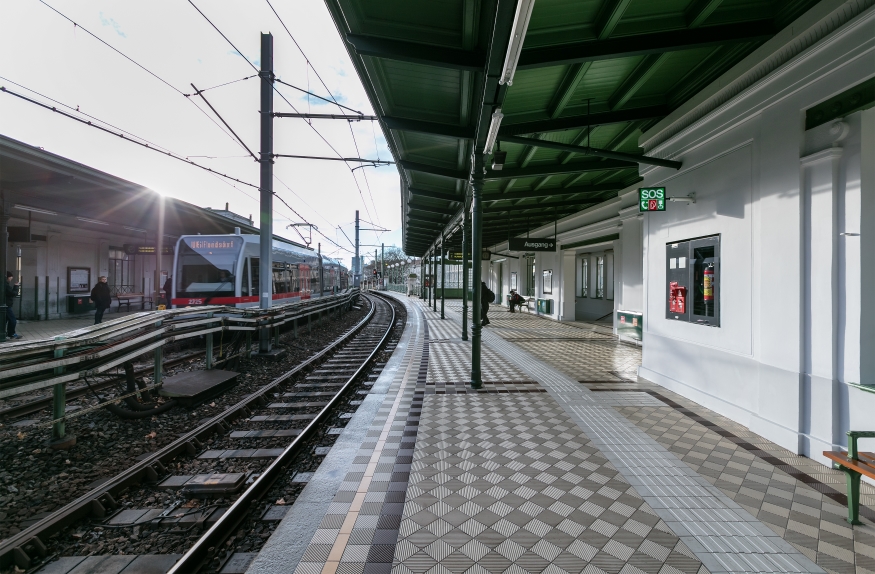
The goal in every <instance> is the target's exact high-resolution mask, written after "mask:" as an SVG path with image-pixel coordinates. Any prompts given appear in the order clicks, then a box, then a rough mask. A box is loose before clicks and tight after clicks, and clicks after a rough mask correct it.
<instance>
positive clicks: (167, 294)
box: [162, 275, 173, 309]
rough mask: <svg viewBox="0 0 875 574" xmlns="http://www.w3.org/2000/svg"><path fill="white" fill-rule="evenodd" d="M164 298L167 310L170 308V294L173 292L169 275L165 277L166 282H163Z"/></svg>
mask: <svg viewBox="0 0 875 574" xmlns="http://www.w3.org/2000/svg"><path fill="white" fill-rule="evenodd" d="M162 289H163V290H164V298H165V299H167V308H168V309H169V308H170V293H171V292H173V275H169V276H168V277H167V281H165V282H164V287H162Z"/></svg>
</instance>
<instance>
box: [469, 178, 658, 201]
mask: <svg viewBox="0 0 875 574" xmlns="http://www.w3.org/2000/svg"><path fill="white" fill-rule="evenodd" d="M637 181H641V179H640V178H638V179H637ZM632 183H635V182H632ZM629 185H632V184H631V183H629V184H623V183H599V184H595V185H576V186H572V187H551V188H548V189H538V190H529V191H514V192H507V193H487V194H484V195H483V201H484V202H494V201H505V200H508V199H529V198H535V197H554V196H559V195H577V194H578V193H583V194H587V195H601V194H604V193H607V192H610V191H620V190H622V189H624V188H626V187H628V186H629Z"/></svg>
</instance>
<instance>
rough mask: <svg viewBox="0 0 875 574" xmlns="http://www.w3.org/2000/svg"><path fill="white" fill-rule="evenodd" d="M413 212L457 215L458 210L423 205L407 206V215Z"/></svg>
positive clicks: (411, 204)
mask: <svg viewBox="0 0 875 574" xmlns="http://www.w3.org/2000/svg"><path fill="white" fill-rule="evenodd" d="M411 211H423V212H425V213H439V214H441V215H455V214H456V212H457V211H459V210H458V208H455V209H448V208H446V207H437V206H432V205H422V204H421V203H419V204H417V203H408V204H407V213H410V212H411Z"/></svg>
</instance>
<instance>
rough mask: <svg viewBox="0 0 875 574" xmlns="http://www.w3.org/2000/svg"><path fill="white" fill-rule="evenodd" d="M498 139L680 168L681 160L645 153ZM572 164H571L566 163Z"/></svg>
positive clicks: (528, 139)
mask: <svg viewBox="0 0 875 574" xmlns="http://www.w3.org/2000/svg"><path fill="white" fill-rule="evenodd" d="M499 139H501V140H502V141H506V142H510V143H515V144H519V145H525V146H536V147H544V148H549V149H557V150H561V151H568V152H573V153H576V154H580V155H592V156H597V157H606V158H611V159H614V160H619V161H630V162H637V163H643V164H648V165H659V166H662V167H672V168H674V169H680V168H681V162H679V161H673V160H668V159H661V158H657V157H649V156H646V155H636V154H631V153H623V152H617V151H609V150H604V149H596V148H591V147H584V146H576V145H568V144H564V143H559V142H551V141H545V140H536V139H534V138H521V137H518V136H499ZM566 165H573V164H566Z"/></svg>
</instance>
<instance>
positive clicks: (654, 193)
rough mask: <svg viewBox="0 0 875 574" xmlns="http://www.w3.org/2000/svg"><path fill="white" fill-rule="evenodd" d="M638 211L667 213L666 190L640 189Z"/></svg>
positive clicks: (658, 188)
mask: <svg viewBox="0 0 875 574" xmlns="http://www.w3.org/2000/svg"><path fill="white" fill-rule="evenodd" d="M638 211H639V212H644V211H665V188H664V187H639V188H638Z"/></svg>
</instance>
